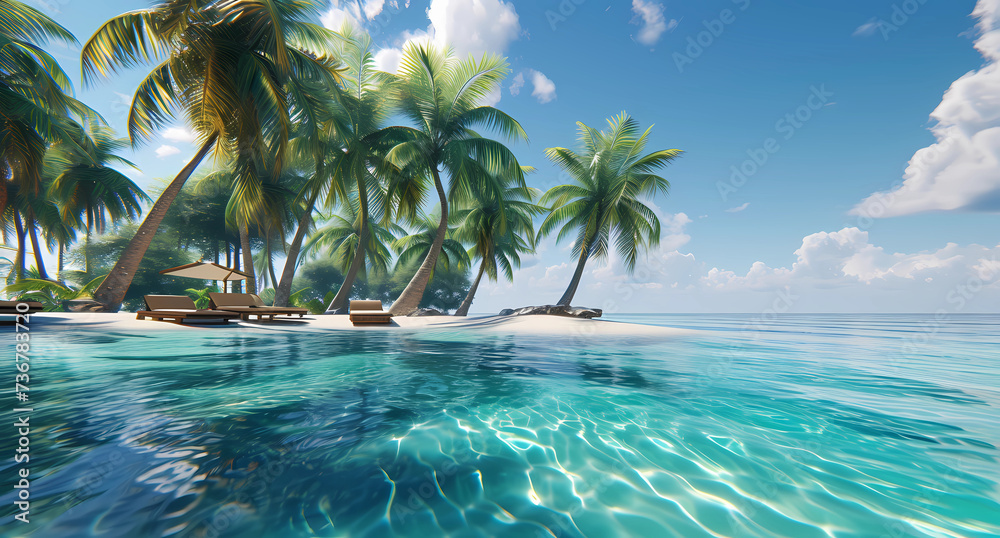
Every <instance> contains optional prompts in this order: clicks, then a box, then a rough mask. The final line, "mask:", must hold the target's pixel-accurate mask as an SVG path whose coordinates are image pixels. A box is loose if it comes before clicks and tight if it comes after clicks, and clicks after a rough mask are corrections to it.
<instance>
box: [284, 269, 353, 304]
mask: <svg viewBox="0 0 1000 538" xmlns="http://www.w3.org/2000/svg"><path fill="white" fill-rule="evenodd" d="M343 283H344V274H343V273H342V272H341V271H340V270H339V269H337V267H336V266H335V265H334V264H333V263H331V260H330V259H329V258H326V259H320V260H314V261H309V262H306V263H304V264H302V265H300V266H299V268H298V270H297V271H295V287H297V288H298V287H301V288H304V289H305V290H306V291H305V292H304V293H303V296H302V300H303V301H306V302H309V301H313V300H316V301H322V300H324V299H325V297H326V295H328V292H330V290H336V289H339V288H340V285H341V284H343ZM330 300H331V301H332V300H333V297H330ZM328 304H330V302H329V301H327V303H326V304H325V305H323V309H324V311H325V310H326V305H328Z"/></svg>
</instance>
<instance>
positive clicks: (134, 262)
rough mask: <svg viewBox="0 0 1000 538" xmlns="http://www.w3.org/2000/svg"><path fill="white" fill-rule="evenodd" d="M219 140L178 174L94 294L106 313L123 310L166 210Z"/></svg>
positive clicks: (208, 144)
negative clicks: (126, 298)
mask: <svg viewBox="0 0 1000 538" xmlns="http://www.w3.org/2000/svg"><path fill="white" fill-rule="evenodd" d="M218 137H219V135H218V133H215V134H212V136H209V137H208V140H206V141H205V144H204V145H202V146H201V149H200V150H198V153H197V154H196V155H195V156H194V158H193V159H191V162H189V163H188V164H187V166H185V167H184V168H183V169H182V170H181V171H180V173H179V174H177V177H175V178H174V180H173V181H171V182H170V185H168V186H167V188H166V190H164V191H163V194H161V195H160V197H159V198H157V199H156V203H155V204H153V207H152V209H150V210H149V214H148V215H146V218H145V219H143V221H142V224H141V225H140V226H139V230H138V231H137V232H136V233H135V237H133V238H132V240H131V241H129V243H128V246H126V247H125V251H124V252H122V255H121V257H120V258H118V263H116V264H115V266H114V268H113V269H111V273H109V274H108V277H107V278H105V279H104V282H101V285H100V287H98V288H97V291H95V292H94V300H95V301H97V302H99V303H101V304H102V305H103V306H104V310H105V311H107V312H117V311H118V310H119V309H120V308H121V306H122V301H123V300H125V292H127V291H128V288H129V286H131V285H132V278H133V277H134V276H135V272H136V271H137V270H138V269H139V264H140V263H142V258H143V256H145V255H146V250H148V249H149V245H150V244H152V242H153V236H155V235H156V230H157V229H158V228H159V227H160V223H161V222H163V218H164V217H165V216H167V210H168V209H170V205H171V204H173V203H174V199H175V198H177V194H178V193H179V192H181V187H183V186H184V182H186V181H187V180H188V178H189V177H191V174H193V173H194V170H195V168H197V167H198V165H199V164H201V161H202V159H204V158H205V155H207V154H208V152H209V150H211V149H212V146H213V145H215V140H216V139H217V138H218Z"/></svg>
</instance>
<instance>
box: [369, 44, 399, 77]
mask: <svg viewBox="0 0 1000 538" xmlns="http://www.w3.org/2000/svg"><path fill="white" fill-rule="evenodd" d="M402 57H403V51H401V50H399V49H393V48H389V49H382V50H380V51H378V52H376V53H375V68H376V69H378V70H379V71H385V72H386V73H395V72H396V71H398V70H399V60H400V59H401V58H402Z"/></svg>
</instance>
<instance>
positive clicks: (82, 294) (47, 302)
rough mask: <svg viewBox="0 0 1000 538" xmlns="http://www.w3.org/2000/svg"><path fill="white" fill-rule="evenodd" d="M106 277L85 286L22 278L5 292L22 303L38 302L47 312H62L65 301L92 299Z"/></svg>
mask: <svg viewBox="0 0 1000 538" xmlns="http://www.w3.org/2000/svg"><path fill="white" fill-rule="evenodd" d="M105 276H106V275H101V276H99V277H97V278H94V279H93V280H91V281H90V282H87V283H86V284H83V285H78V286H77V287H73V285H72V284H61V283H59V282H53V281H51V280H42V279H37V278H22V279H21V280H19V281H17V282H16V283H14V284H11V285H9V286H7V287H6V288H4V290H3V291H4V292H5V293H7V294H9V296H10V297H14V298H16V299H18V300H21V301H38V302H40V303H42V305H43V306H44V308H45V311H46V312H61V311H63V310H64V308H63V301H72V300H76V299H86V298H90V297H91V294H93V292H94V290H95V289H97V286H99V285H100V283H101V281H102V280H104V277H105Z"/></svg>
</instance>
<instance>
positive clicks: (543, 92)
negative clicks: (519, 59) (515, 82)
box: [531, 70, 556, 103]
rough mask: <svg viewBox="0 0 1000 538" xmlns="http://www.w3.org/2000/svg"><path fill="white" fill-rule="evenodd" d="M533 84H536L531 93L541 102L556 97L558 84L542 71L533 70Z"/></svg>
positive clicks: (546, 101)
mask: <svg viewBox="0 0 1000 538" xmlns="http://www.w3.org/2000/svg"><path fill="white" fill-rule="evenodd" d="M531 85H532V86H534V89H533V90H532V91H531V95H532V96H533V97H535V98H536V99H538V102H539V103H548V102H550V101H552V100H553V99H555V98H556V84H555V83H554V82H552V81H551V80H550V79H549V77H547V76H545V75H544V74H542V72H541V71H535V70H532V71H531Z"/></svg>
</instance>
